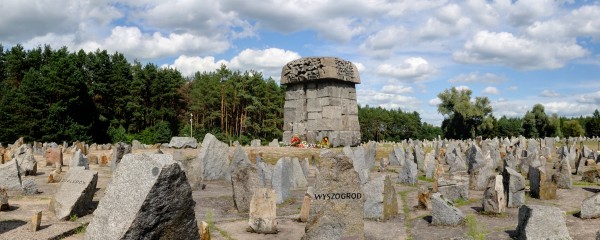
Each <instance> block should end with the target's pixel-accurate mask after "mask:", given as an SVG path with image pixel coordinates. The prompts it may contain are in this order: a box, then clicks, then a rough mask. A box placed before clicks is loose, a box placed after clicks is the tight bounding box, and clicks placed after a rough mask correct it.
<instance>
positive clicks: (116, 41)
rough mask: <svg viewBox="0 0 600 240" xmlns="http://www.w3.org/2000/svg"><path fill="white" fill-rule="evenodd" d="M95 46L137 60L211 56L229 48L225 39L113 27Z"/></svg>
mask: <svg viewBox="0 0 600 240" xmlns="http://www.w3.org/2000/svg"><path fill="white" fill-rule="evenodd" d="M99 45H102V46H104V47H105V48H107V49H109V50H116V51H119V52H122V53H124V54H126V55H127V56H131V57H134V58H140V59H149V58H161V57H165V56H168V55H174V54H211V53H220V52H223V51H225V50H226V49H227V48H229V43H228V42H227V40H226V39H224V38H220V37H219V36H215V37H212V38H209V37H205V36H197V35H193V34H190V33H182V34H176V33H170V34H168V35H166V36H164V35H163V34H161V33H159V32H155V33H153V34H145V33H143V32H142V31H141V30H140V29H139V28H137V27H121V26H118V27H115V28H114V29H113V30H112V33H111V35H110V36H109V37H108V38H107V39H105V40H104V41H103V42H101V43H99Z"/></svg>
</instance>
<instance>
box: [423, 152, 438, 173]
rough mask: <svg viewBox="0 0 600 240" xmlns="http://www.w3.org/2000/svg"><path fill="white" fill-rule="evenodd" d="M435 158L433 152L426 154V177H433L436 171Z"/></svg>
mask: <svg viewBox="0 0 600 240" xmlns="http://www.w3.org/2000/svg"><path fill="white" fill-rule="evenodd" d="M435 164H436V163H435V158H434V157H433V153H428V154H426V155H425V166H426V170H425V177H426V178H429V179H431V178H433V173H434V171H435Z"/></svg>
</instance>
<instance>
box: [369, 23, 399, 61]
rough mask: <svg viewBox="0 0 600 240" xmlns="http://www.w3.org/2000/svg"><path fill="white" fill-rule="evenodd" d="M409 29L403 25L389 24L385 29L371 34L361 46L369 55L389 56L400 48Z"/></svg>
mask: <svg viewBox="0 0 600 240" xmlns="http://www.w3.org/2000/svg"><path fill="white" fill-rule="evenodd" d="M407 35H408V31H407V30H406V29H404V27H402V26H389V27H386V28H384V29H383V30H381V31H379V32H377V33H375V34H373V35H370V36H369V37H367V40H365V41H364V42H363V43H361V44H360V46H359V48H360V50H361V51H362V52H364V53H365V54H367V55H370V56H373V57H377V58H388V57H389V56H390V55H391V54H392V53H393V52H394V51H395V50H398V48H400V46H402V44H403V43H404V42H405V41H402V37H403V36H407Z"/></svg>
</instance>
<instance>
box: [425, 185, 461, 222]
mask: <svg viewBox="0 0 600 240" xmlns="http://www.w3.org/2000/svg"><path fill="white" fill-rule="evenodd" d="M464 221H465V216H464V214H463V213H462V211H460V209H458V208H456V207H454V205H453V204H452V202H451V201H448V200H446V199H445V198H444V197H443V196H442V194H440V193H434V194H432V195H431V224H432V225H435V226H457V225H460V224H462V223H463V222H464Z"/></svg>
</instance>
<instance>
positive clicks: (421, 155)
mask: <svg viewBox="0 0 600 240" xmlns="http://www.w3.org/2000/svg"><path fill="white" fill-rule="evenodd" d="M413 154H414V157H413V159H414V161H415V162H416V163H417V169H418V170H420V171H421V172H425V152H424V151H423V148H421V147H420V146H419V144H415V151H414V152H413Z"/></svg>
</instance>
